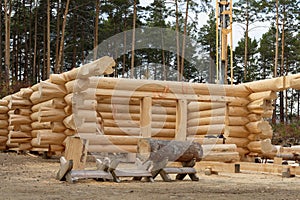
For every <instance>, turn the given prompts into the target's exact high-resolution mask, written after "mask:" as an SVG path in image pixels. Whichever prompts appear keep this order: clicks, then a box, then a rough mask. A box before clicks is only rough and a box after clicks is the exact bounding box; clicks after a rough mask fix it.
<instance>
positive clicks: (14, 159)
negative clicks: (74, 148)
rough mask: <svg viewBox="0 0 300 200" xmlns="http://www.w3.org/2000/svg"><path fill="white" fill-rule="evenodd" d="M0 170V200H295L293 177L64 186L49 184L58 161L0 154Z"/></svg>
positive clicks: (299, 191)
mask: <svg viewBox="0 0 300 200" xmlns="http://www.w3.org/2000/svg"><path fill="white" fill-rule="evenodd" d="M0 169H1V170H0V199H22V200H25V199H118V200H119V199H133V200H135V199H143V200H147V199H151V200H156V199H251V200H254V199H255V200H256V199H294V200H295V199H300V178H299V177H295V178H284V179H283V178H281V176H279V175H269V174H255V173H251V172H242V173H239V174H229V173H219V175H212V176H205V175H204V173H203V172H199V173H198V176H199V178H200V181H199V182H192V181H190V180H188V179H186V180H183V181H174V182H163V181H161V180H160V179H155V182H154V183H148V182H137V181H131V180H123V181H122V182H121V183H113V182H97V181H95V180H82V181H79V182H77V183H75V184H69V183H66V182H60V181H57V180H55V175H56V172H57V171H58V169H59V160H58V157H57V158H52V159H47V160H45V159H42V158H41V157H32V156H29V155H17V154H15V153H0Z"/></svg>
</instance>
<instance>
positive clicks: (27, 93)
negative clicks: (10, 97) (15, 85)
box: [16, 88, 33, 99]
mask: <svg viewBox="0 0 300 200" xmlns="http://www.w3.org/2000/svg"><path fill="white" fill-rule="evenodd" d="M32 93H33V89H31V88H21V89H20V91H19V92H17V93H16V95H18V96H20V97H22V98H25V99H29V97H30V96H31V94H32Z"/></svg>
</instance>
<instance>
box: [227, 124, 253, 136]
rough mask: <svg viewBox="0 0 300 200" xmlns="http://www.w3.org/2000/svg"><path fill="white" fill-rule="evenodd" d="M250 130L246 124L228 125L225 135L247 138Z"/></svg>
mask: <svg viewBox="0 0 300 200" xmlns="http://www.w3.org/2000/svg"><path fill="white" fill-rule="evenodd" d="M249 134H250V132H249V131H248V130H247V129H246V128H245V127H244V126H227V127H226V130H225V131H224V136H225V137H226V138H227V137H236V138H247V137H248V136H249Z"/></svg>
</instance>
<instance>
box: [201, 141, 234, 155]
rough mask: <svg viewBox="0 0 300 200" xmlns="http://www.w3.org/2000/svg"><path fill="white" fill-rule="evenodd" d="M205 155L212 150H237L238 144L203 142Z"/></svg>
mask: <svg viewBox="0 0 300 200" xmlns="http://www.w3.org/2000/svg"><path fill="white" fill-rule="evenodd" d="M202 149H203V155H206V154H209V153H210V152H236V150H237V146H236V145H235V144H203V145H202Z"/></svg>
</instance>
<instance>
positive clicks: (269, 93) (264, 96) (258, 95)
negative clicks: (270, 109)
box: [248, 91, 277, 102]
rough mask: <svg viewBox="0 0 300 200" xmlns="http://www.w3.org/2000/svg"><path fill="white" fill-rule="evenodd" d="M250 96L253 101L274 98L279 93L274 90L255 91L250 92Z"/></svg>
mask: <svg viewBox="0 0 300 200" xmlns="http://www.w3.org/2000/svg"><path fill="white" fill-rule="evenodd" d="M248 98H249V100H250V101H251V102H252V101H256V100H259V99H264V100H274V99H276V98H277V94H276V92H274V91H263V92H255V93H252V94H250V95H249V96H248Z"/></svg>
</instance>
